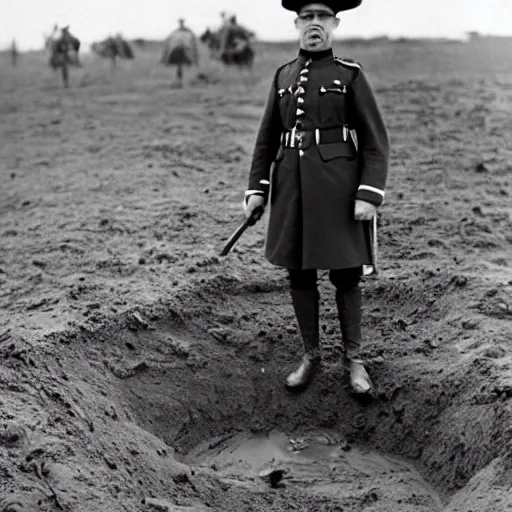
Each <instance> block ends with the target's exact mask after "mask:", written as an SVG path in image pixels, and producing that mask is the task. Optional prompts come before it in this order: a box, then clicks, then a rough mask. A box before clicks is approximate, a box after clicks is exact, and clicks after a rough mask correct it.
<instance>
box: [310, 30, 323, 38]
mask: <svg viewBox="0 0 512 512" xmlns="http://www.w3.org/2000/svg"><path fill="white" fill-rule="evenodd" d="M308 39H312V40H316V39H318V40H321V39H322V34H321V33H320V31H319V30H317V29H313V30H310V31H309V33H308Z"/></svg>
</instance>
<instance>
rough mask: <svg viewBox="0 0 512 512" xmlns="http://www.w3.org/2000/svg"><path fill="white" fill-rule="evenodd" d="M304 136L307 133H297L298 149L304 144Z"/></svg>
mask: <svg viewBox="0 0 512 512" xmlns="http://www.w3.org/2000/svg"><path fill="white" fill-rule="evenodd" d="M304 135H305V133H304V132H303V131H298V130H297V131H296V132H295V142H296V144H297V146H298V147H301V146H302V142H303V141H304Z"/></svg>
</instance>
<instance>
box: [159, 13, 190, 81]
mask: <svg viewBox="0 0 512 512" xmlns="http://www.w3.org/2000/svg"><path fill="white" fill-rule="evenodd" d="M178 21H179V27H178V28H177V29H176V30H175V31H174V32H172V33H171V35H170V36H169V37H168V39H167V42H166V46H165V48H164V53H163V55H162V63H163V64H165V65H167V66H176V67H177V70H176V79H177V86H178V87H182V85H183V66H190V65H195V66H197V65H198V63H199V54H198V49H197V39H196V36H195V35H194V33H193V32H192V30H190V29H189V28H188V27H186V26H185V20H184V19H180V20H178Z"/></svg>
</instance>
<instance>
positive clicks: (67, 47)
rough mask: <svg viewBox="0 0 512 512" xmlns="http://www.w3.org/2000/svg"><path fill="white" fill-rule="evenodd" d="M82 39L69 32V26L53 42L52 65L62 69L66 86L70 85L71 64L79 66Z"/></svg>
mask: <svg viewBox="0 0 512 512" xmlns="http://www.w3.org/2000/svg"><path fill="white" fill-rule="evenodd" d="M79 49H80V40H79V39H77V38H76V37H75V36H73V35H72V34H71V33H70V32H69V27H64V28H62V29H61V34H60V37H59V38H58V39H56V40H53V41H52V42H51V48H50V52H51V53H50V66H51V67H52V68H53V69H55V70H57V69H60V70H61V74H62V82H63V84H64V87H69V66H70V65H74V66H79V65H80V62H79V60H78V51H79Z"/></svg>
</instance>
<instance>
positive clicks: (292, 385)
mask: <svg viewBox="0 0 512 512" xmlns="http://www.w3.org/2000/svg"><path fill="white" fill-rule="evenodd" d="M291 296H292V303H293V308H294V310H295V316H296V317H297V322H298V324H299V329H300V333H301V335H302V341H303V344H304V356H303V358H302V362H301V364H300V366H299V367H298V368H297V370H295V371H294V372H292V373H290V375H288V378H287V379H286V387H287V388H288V389H290V390H297V391H299V390H304V389H306V388H307V387H308V385H309V384H310V383H311V381H312V380H313V377H314V375H315V374H316V372H317V370H318V368H319V366H320V348H319V345H320V337H319V318H318V317H319V303H320V297H319V293H318V290H316V289H314V290H291Z"/></svg>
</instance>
